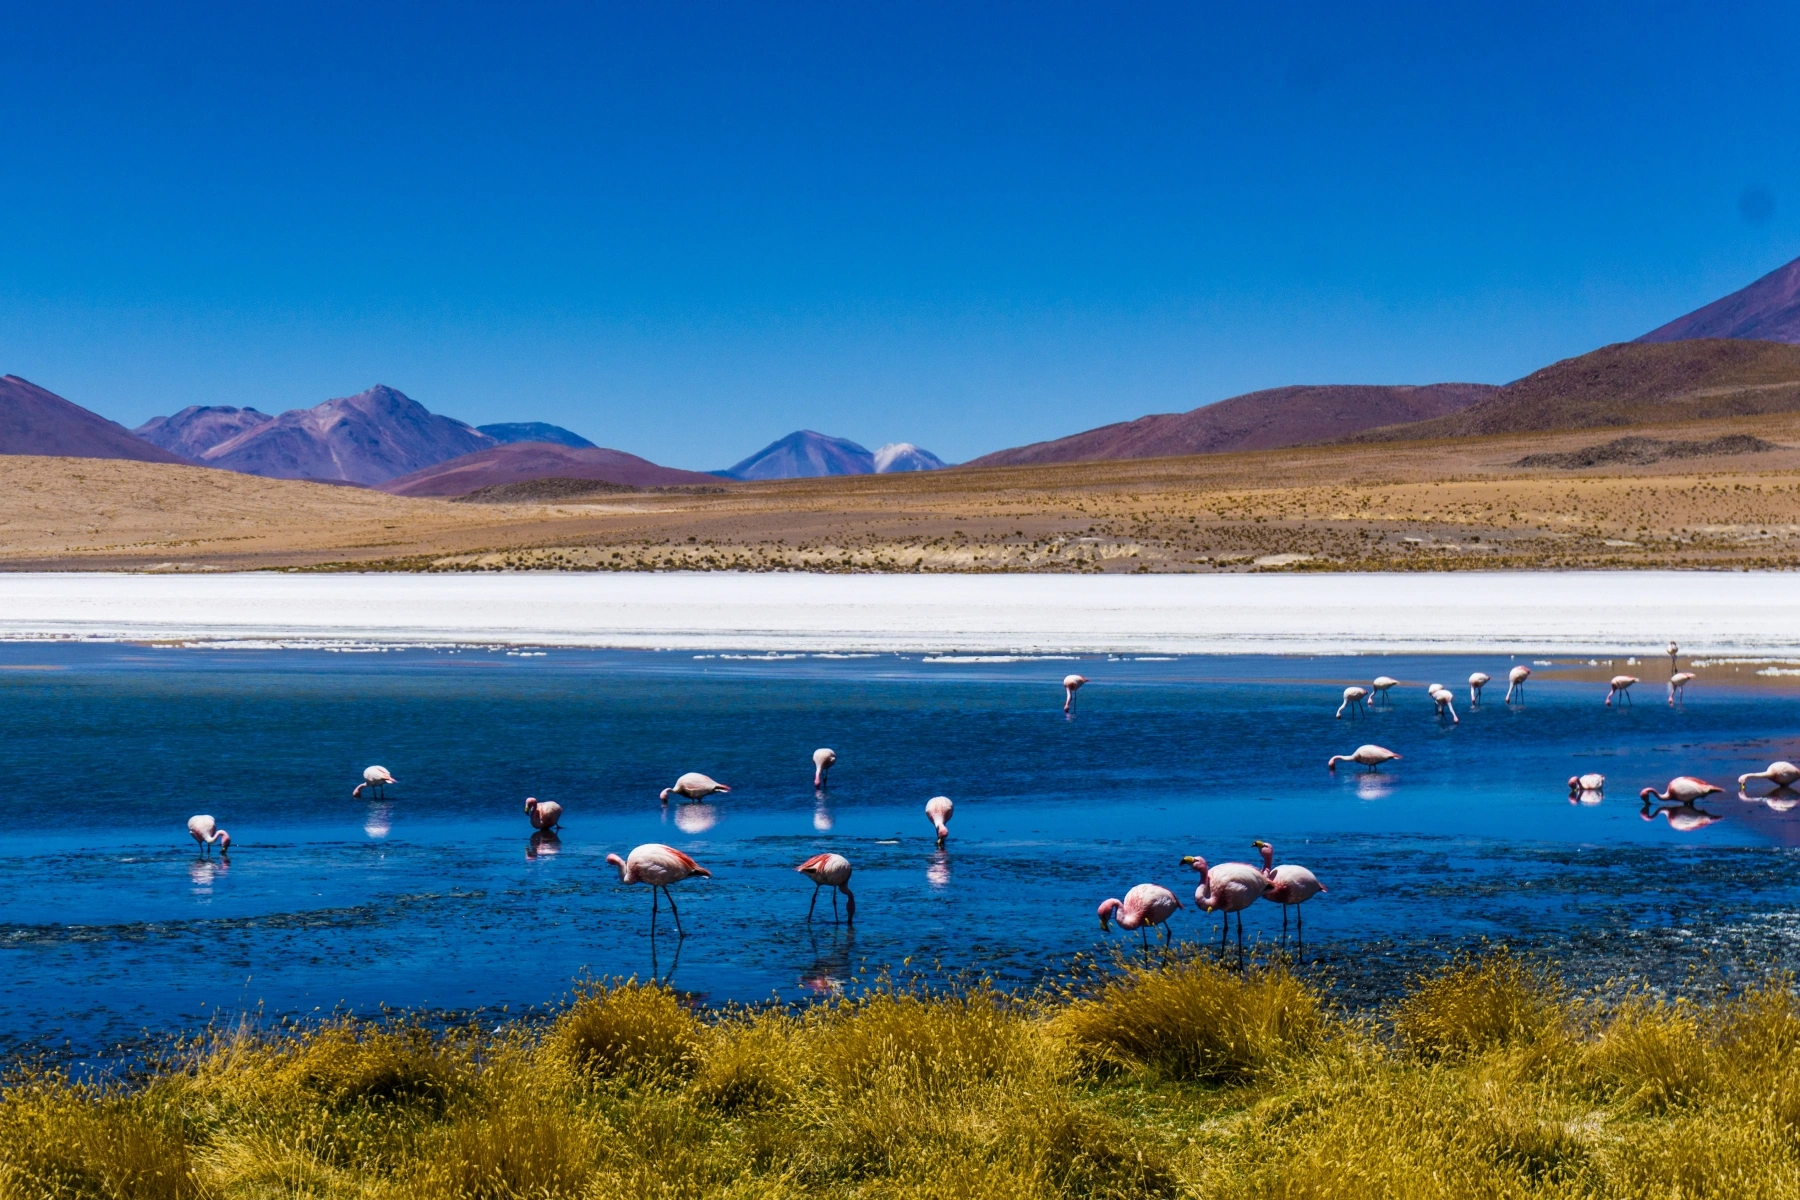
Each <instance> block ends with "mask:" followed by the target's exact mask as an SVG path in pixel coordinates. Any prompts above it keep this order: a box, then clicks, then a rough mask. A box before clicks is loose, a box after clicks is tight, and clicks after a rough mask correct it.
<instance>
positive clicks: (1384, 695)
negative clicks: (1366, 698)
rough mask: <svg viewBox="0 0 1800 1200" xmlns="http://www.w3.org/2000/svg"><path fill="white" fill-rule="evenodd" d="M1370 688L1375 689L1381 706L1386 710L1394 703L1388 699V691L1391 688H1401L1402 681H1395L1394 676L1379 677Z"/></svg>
mask: <svg viewBox="0 0 1800 1200" xmlns="http://www.w3.org/2000/svg"><path fill="white" fill-rule="evenodd" d="M1370 686H1372V687H1373V688H1374V689H1375V698H1376V699H1377V700H1379V701H1381V706H1382V707H1383V708H1386V707H1388V705H1389V704H1390V703H1392V701H1391V700H1390V699H1389V697H1388V689H1389V688H1391V687H1399V686H1400V681H1399V680H1398V679H1395V678H1394V677H1393V676H1392V675H1377V676H1376V677H1375V682H1374V683H1373V684H1371V685H1370Z"/></svg>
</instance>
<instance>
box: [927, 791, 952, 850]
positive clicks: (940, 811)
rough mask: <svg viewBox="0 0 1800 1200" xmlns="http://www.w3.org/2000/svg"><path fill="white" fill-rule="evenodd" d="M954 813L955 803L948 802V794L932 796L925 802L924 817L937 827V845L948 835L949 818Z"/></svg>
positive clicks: (941, 843)
mask: <svg viewBox="0 0 1800 1200" xmlns="http://www.w3.org/2000/svg"><path fill="white" fill-rule="evenodd" d="M955 815H956V805H954V804H952V803H950V797H948V796H933V797H932V798H931V799H929V800H927V801H926V802H925V819H926V820H928V821H930V822H931V824H932V825H933V826H934V827H935V828H936V829H937V839H938V845H940V846H941V845H943V844H944V839H945V838H947V837H949V836H950V818H951V817H953V816H955Z"/></svg>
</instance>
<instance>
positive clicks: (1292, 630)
mask: <svg viewBox="0 0 1800 1200" xmlns="http://www.w3.org/2000/svg"><path fill="white" fill-rule="evenodd" d="M1796 584H1797V581H1796V580H1795V578H1794V577H1793V576H1791V575H1785V574H1777V573H1741V572H1740V573H1728V572H1504V573H1499V572H1496V573H1475V572H1462V573H1453V574H1409V575H1397V574H1390V575H1373V574H1370V575H1328V574H1306V575H1286V574H1282V575H1275V574H1271V575H1165V576H1136V577H1132V576H1024V575H979V576H970V575H926V576H917V575H910V576H909V575H810V574H799V573H794V574H732V573H726V572H710V573H695V574H683V573H670V574H650V573H621V574H607V573H601V574H571V573H543V574H536V573H518V574H488V575H479V574H478V575H408V574H329V575H302V574H273V573H256V574H208V575H136V574H100V573H87V572H83V573H46V574H4V575H0V638H7V639H15V640H16V639H29V638H79V639H89V640H109V641H119V640H142V641H152V640H161V641H228V642H244V643H248V642H260V643H269V642H275V643H320V642H373V643H400V642H432V643H444V642H462V643H508V644H537V645H550V646H557V645H562V646H596V647H614V648H662V649H680V650H696V651H707V650H753V651H788V652H813V653H821V652H833V651H837V652H854V651H893V652H929V651H949V652H955V653H979V652H987V653H996V652H998V653H1010V654H1057V653H1108V652H1110V653H1131V654H1207V653H1240V654H1241V653H1269V654H1318V653H1327V654H1329V653H1359V652H1370V653H1382V652H1461V651H1495V650H1510V651H1515V652H1528V651H1542V652H1551V651H1560V652H1564V653H1589V654H1602V653H1620V652H1623V653H1637V654H1643V653H1658V652H1660V648H1661V647H1662V646H1663V645H1664V644H1665V643H1666V642H1667V641H1668V640H1669V639H1670V638H1675V639H1677V640H1678V641H1680V642H1681V644H1682V646H1683V647H1684V649H1685V650H1687V651H1690V652H1693V653H1707V654H1744V653H1755V654H1779V655H1794V654H1800V587H1797V586H1796Z"/></svg>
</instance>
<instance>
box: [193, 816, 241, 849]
mask: <svg viewBox="0 0 1800 1200" xmlns="http://www.w3.org/2000/svg"><path fill="white" fill-rule="evenodd" d="M188 836H189V837H192V838H193V839H194V840H195V841H196V842H199V843H200V852H201V853H202V854H204V853H206V852H207V850H208V849H209V848H211V846H212V844H213V843H214V842H217V843H219V853H220V854H224V853H225V852H226V851H227V850H230V849H231V835H230V834H229V833H226V832H225V831H224V830H223V829H220V828H219V827H218V823H217V822H215V821H214V820H213V819H212V818H211V817H209V816H206V815H205V814H204V813H202V814H201V815H200V816H197V817H189V818H188Z"/></svg>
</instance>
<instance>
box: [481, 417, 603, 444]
mask: <svg viewBox="0 0 1800 1200" xmlns="http://www.w3.org/2000/svg"><path fill="white" fill-rule="evenodd" d="M475 428H476V429H477V430H479V431H480V432H482V433H485V434H487V435H488V436H489V437H491V438H493V439H494V440H495V441H496V442H499V443H500V444H501V445H502V446H508V445H511V444H513V443H514V442H548V443H549V444H551V445H552V446H571V447H573V448H575V449H577V450H586V449H598V447H596V446H595V445H594V443H592V442H590V441H588V440H587V439H586V438H584V437H582V436H581V435H580V434H579V433H575V432H573V431H571V430H568V429H564V428H563V427H562V426H561V425H552V424H550V423H549V422H548V421H509V422H506V423H505V424H501V425H477V426H476V427H475Z"/></svg>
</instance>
